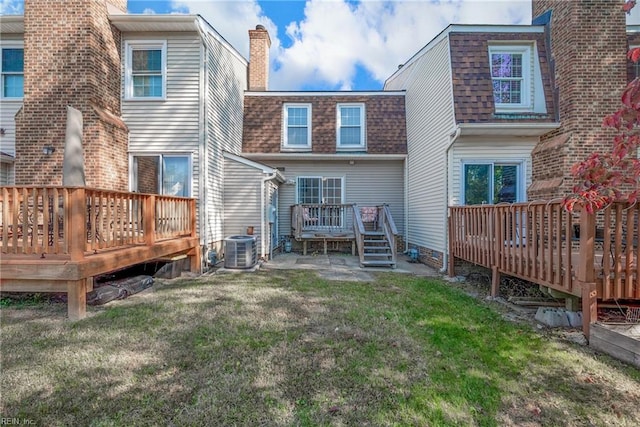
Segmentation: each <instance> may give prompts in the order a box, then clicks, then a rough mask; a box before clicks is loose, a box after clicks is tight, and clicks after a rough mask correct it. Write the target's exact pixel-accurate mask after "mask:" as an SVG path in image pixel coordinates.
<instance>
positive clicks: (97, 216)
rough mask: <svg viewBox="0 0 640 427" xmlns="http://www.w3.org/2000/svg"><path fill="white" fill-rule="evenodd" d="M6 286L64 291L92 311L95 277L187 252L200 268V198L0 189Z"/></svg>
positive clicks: (78, 307)
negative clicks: (90, 293) (89, 304)
mask: <svg viewBox="0 0 640 427" xmlns="http://www.w3.org/2000/svg"><path fill="white" fill-rule="evenodd" d="M0 204H1V207H2V209H1V212H0V215H1V217H0V248H1V251H2V258H1V259H0V272H1V274H0V291H11V292H66V293H67V296H68V314H69V318H70V319H81V318H83V317H84V316H85V315H86V293H87V292H88V291H90V290H91V289H92V283H93V277H95V276H98V275H101V274H105V273H108V272H111V271H115V270H119V269H122V268H126V267H130V266H133V265H136V264H140V263H144V262H147V261H152V260H154V259H158V258H163V257H169V256H173V255H177V254H186V255H188V256H189V257H190V259H191V262H190V265H191V270H192V271H199V269H200V258H201V253H200V251H201V250H200V244H199V239H198V237H197V235H196V226H195V224H196V221H195V211H196V208H195V200H194V199H188V198H181V197H170V196H160V195H151V194H140V193H128V192H118V191H107V190H98V189H89V188H79V187H1V188H0Z"/></svg>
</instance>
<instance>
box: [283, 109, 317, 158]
mask: <svg viewBox="0 0 640 427" xmlns="http://www.w3.org/2000/svg"><path fill="white" fill-rule="evenodd" d="M283 118H284V120H283V122H284V124H283V128H284V135H283V148H284V149H289V150H310V149H311V104H285V105H284V111H283Z"/></svg>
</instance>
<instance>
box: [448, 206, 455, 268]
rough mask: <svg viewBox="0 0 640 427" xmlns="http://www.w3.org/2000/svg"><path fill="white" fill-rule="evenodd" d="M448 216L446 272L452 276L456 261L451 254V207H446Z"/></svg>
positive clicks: (452, 236)
mask: <svg viewBox="0 0 640 427" xmlns="http://www.w3.org/2000/svg"><path fill="white" fill-rule="evenodd" d="M448 211H449V218H448V219H447V226H448V229H447V234H448V235H449V257H448V258H447V264H448V268H447V274H448V275H449V277H454V276H455V275H456V262H455V259H454V256H453V238H454V235H453V215H451V208H449V209H448Z"/></svg>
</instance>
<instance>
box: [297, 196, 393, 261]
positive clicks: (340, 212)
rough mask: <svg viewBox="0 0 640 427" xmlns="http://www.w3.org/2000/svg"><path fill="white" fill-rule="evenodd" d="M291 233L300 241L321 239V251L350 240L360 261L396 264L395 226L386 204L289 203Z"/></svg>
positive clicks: (325, 251)
mask: <svg viewBox="0 0 640 427" xmlns="http://www.w3.org/2000/svg"><path fill="white" fill-rule="evenodd" d="M291 230H292V234H293V237H294V238H295V239H296V240H297V241H301V242H302V248H303V250H302V251H303V254H304V255H306V254H307V244H308V242H322V243H323V248H324V254H325V255H326V254H327V246H328V244H329V243H331V242H334V243H341V242H350V243H351V254H352V255H355V254H356V250H357V253H358V256H359V257H360V265H361V266H362V267H366V266H379V267H392V268H395V265H396V257H397V248H396V235H397V234H398V230H397V228H396V225H395V223H394V221H393V217H392V216H391V211H390V210H389V206H388V205H385V204H382V205H379V206H366V207H359V206H357V205H356V204H299V205H293V206H291Z"/></svg>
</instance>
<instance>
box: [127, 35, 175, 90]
mask: <svg viewBox="0 0 640 427" xmlns="http://www.w3.org/2000/svg"><path fill="white" fill-rule="evenodd" d="M126 49H127V57H126V76H125V84H126V88H125V95H126V98H127V99H164V98H165V92H166V69H167V43H166V42H165V41H128V42H127V43H126Z"/></svg>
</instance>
